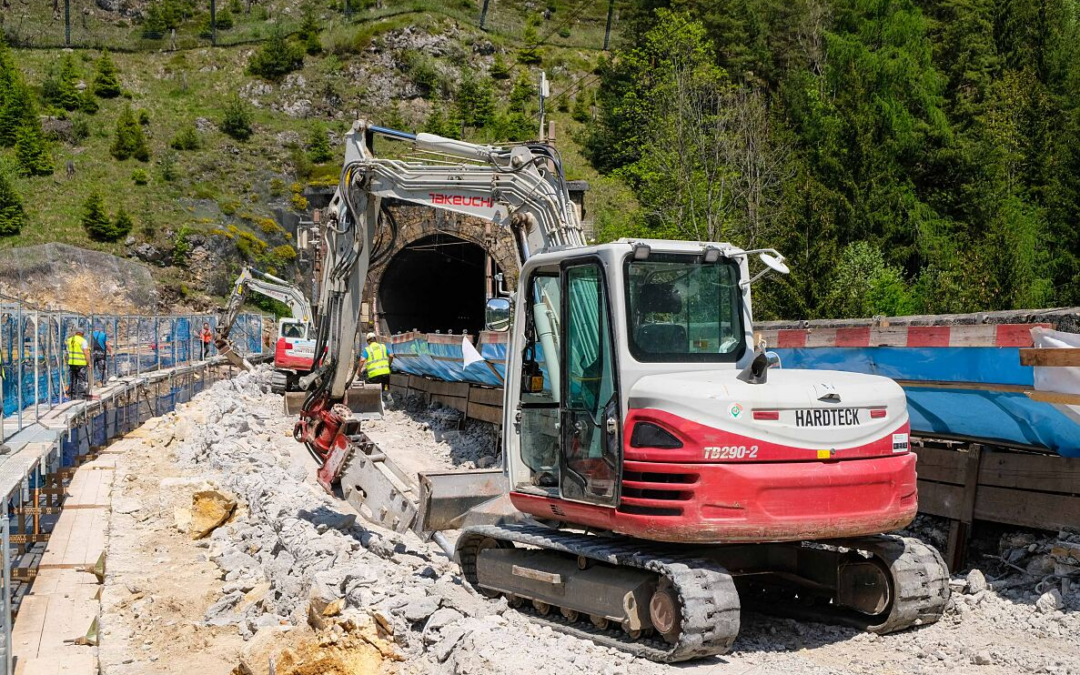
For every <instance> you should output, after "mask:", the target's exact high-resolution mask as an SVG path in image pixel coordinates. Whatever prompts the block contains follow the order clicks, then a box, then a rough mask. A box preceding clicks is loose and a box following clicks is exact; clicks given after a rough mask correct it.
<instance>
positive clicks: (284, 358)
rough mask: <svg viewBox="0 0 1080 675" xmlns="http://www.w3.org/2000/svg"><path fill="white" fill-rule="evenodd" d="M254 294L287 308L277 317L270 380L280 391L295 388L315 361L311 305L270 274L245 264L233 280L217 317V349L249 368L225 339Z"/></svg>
mask: <svg viewBox="0 0 1080 675" xmlns="http://www.w3.org/2000/svg"><path fill="white" fill-rule="evenodd" d="M252 292H254V293H258V294H259V295H264V296H266V297H268V298H273V299H274V300H277V301H278V302H282V303H284V304H286V305H288V307H289V311H290V312H291V314H292V316H288V317H282V318H281V319H279V320H278V325H277V329H278V339H277V343H276V344H275V345H274V379H273V381H272V383H271V389H272V390H273V391H274V392H276V393H284V392H286V391H293V390H295V389H296V381H297V379H298V378H299V377H300V376H302V375H306V374H308V373H309V372H311V366H312V363H313V361H314V360H315V359H314V357H315V352H314V348H315V340H314V339H312V337H311V333H312V332H313V331H314V326H313V324H312V319H313V317H312V314H311V304H310V303H309V302H308V300H307V297H305V296H304V292H303V291H301V290H300V289H299V288H298V287H296V286H295V285H293V284H290V283H289V282H287V281H285V280H284V279H281V278H278V277H276V276H274V275H272V274H267V273H265V272H260V271H259V270H257V269H254V268H252V267H245V268H244V269H243V270H241V272H240V276H238V277H236V281H235V282H234V283H233V290H232V293H230V294H229V299H228V300H227V301H226V303H225V309H224V310H223V311H222V313H221V314H220V315H219V316H218V321H217V331H216V335H215V344H216V346H217V348H218V352H219V353H220V354H222V355H223V356H225V357H226V358H227V359H229V360H230V361H231V362H233V363H234V364H235V365H237V366H240V367H242V368H248V369H250V367H251V364H249V363H247V362H246V361H245V360H244V359H243V357H242V356H240V355H239V353H238V352H237V351H236V350H235V349H234V348H233V345H232V343H231V342H230V341H229V334H230V333H231V332H232V327H233V324H234V323H236V318H237V317H238V316H239V315H240V310H241V308H242V307H243V306H244V302H245V301H246V300H247V297H248V295H249V294H250V293H252Z"/></svg>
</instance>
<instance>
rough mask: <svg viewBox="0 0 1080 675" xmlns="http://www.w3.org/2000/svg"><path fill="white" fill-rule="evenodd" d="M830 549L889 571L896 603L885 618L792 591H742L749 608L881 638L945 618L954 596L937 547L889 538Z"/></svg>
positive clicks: (841, 543) (837, 543)
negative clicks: (856, 555)
mask: <svg viewBox="0 0 1080 675" xmlns="http://www.w3.org/2000/svg"><path fill="white" fill-rule="evenodd" d="M825 546H826V547H827V548H830V549H837V548H843V549H851V550H856V551H862V552H864V553H867V554H870V555H871V556H872V557H873V558H874V559H875V560H876V561H877V562H878V564H880V565H881V566H882V568H883V569H886V570H888V575H889V577H890V594H891V600H890V602H889V605H888V607H887V608H886V609H885V610H884V611H883V612H881V613H880V614H873V615H870V614H863V613H860V612H857V611H854V610H850V609H844V608H842V607H837V606H836V605H834V604H831V603H829V602H828V601H821V602H813V601H808V599H807V598H806V597H803V596H799V597H796V595H795V592H794V591H790V590H789V591H786V592H785V591H783V590H781V591H780V592H779V593H775V592H769V591H765V592H760V591H761V589H755V588H745V587H741V588H740V590H741V591H743V596H742V597H743V603H744V604H745V605H746V607H747V608H748V609H752V610H754V611H760V612H762V613H765V614H772V615H777V616H785V617H789V618H794V619H799V620H806V621H821V622H823V623H832V624H839V625H844V626H849V627H851V628H856V629H858V630H863V631H867V632H870V633H877V634H879V635H884V634H886V633H895V632H897V631H902V630H906V629H908V628H912V627H915V626H925V625H929V624H932V623H936V622H937V621H938V619H940V618H941V615H942V614H943V613H944V612H945V606H946V605H947V604H948V602H949V595H950V591H949V570H948V567H947V566H946V565H945V561H944V560H943V559H942V557H941V554H940V553H938V551H937V549H935V548H934V547H933V546H929V545H927V544H924V543H923V542H921V541H919V540H918V539H913V538H911V537H900V536H896V535H886V534H882V535H875V536H871V537H861V538H858V539H850V540H843V541H830V542H828V544H827V545H825ZM747 578H750V577H747Z"/></svg>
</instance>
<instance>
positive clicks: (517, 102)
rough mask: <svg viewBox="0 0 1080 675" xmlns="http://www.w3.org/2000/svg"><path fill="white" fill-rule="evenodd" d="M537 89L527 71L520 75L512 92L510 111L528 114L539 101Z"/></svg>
mask: <svg viewBox="0 0 1080 675" xmlns="http://www.w3.org/2000/svg"><path fill="white" fill-rule="evenodd" d="M537 95H538V92H537V89H536V85H535V84H533V81H532V78H530V77H529V73H528V72H527V71H522V72H520V73H518V76H517V79H516V80H514V88H513V89H511V90H510V109H511V110H513V111H515V112H520V113H527V112H529V109H530V108H531V107H532V105H533V104H534V103H535V102H536V101H537Z"/></svg>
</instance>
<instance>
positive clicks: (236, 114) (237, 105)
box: [221, 96, 254, 141]
mask: <svg viewBox="0 0 1080 675" xmlns="http://www.w3.org/2000/svg"><path fill="white" fill-rule="evenodd" d="M224 113H225V114H224V117H222V119H221V131H222V132H224V133H225V134H226V135H228V136H231V137H233V138H235V139H236V140H238V141H246V140H247V139H249V138H251V135H252V134H253V133H254V130H253V129H252V128H251V118H252V115H251V107H250V106H249V105H248V104H247V103H245V102H244V101H243V99H241V98H240V97H239V96H233V97H232V98H231V99H229V102H228V103H226V104H225V111H224Z"/></svg>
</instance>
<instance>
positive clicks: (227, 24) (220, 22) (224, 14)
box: [214, 7, 233, 30]
mask: <svg viewBox="0 0 1080 675" xmlns="http://www.w3.org/2000/svg"><path fill="white" fill-rule="evenodd" d="M214 24H215V25H216V26H217V29H218V30H231V29H232V27H233V15H232V12H230V11H229V8H228V7H226V8H224V9H220V10H218V11H217V13H216V14H215V16H214Z"/></svg>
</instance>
